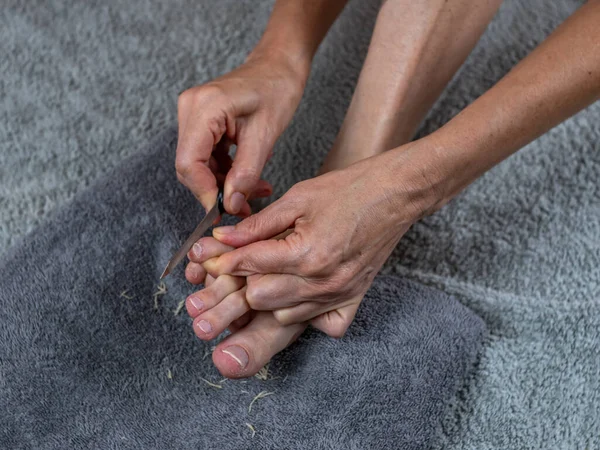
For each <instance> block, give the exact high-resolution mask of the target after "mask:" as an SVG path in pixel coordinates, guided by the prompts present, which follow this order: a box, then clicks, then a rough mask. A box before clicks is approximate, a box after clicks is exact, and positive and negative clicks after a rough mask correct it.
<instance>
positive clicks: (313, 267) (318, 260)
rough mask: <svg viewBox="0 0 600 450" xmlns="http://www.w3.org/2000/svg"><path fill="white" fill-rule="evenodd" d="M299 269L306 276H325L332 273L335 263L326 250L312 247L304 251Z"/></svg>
mask: <svg viewBox="0 0 600 450" xmlns="http://www.w3.org/2000/svg"><path fill="white" fill-rule="evenodd" d="M301 266H302V267H301V270H302V271H303V272H304V273H305V274H306V275H308V276H325V275H328V274H330V273H332V271H333V269H334V268H335V266H336V264H335V261H334V259H333V258H332V256H331V255H330V254H329V253H327V252H326V251H323V250H319V249H313V250H312V251H311V250H308V251H306V250H305V251H304V255H302V262H301Z"/></svg>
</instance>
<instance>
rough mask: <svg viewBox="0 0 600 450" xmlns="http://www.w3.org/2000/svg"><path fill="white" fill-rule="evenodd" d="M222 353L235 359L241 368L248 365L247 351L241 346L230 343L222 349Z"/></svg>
mask: <svg viewBox="0 0 600 450" xmlns="http://www.w3.org/2000/svg"><path fill="white" fill-rule="evenodd" d="M223 353H226V354H228V355H229V356H231V357H232V358H233V359H235V361H236V362H237V363H238V364H239V366H240V368H242V369H243V368H244V367H246V366H247V365H248V353H246V350H244V349H243V348H242V347H238V346H237V345H232V346H231V347H227V348H226V349H225V350H223Z"/></svg>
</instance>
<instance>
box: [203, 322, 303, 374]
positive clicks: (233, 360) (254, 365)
mask: <svg viewBox="0 0 600 450" xmlns="http://www.w3.org/2000/svg"><path fill="white" fill-rule="evenodd" d="M305 328H306V324H294V325H287V326H283V325H281V324H280V323H279V322H277V320H276V319H275V317H273V313H272V312H270V311H265V312H258V313H256V316H255V317H254V318H253V319H252V320H251V321H250V323H249V324H248V325H246V326H245V327H244V328H242V329H241V330H238V331H237V332H236V333H234V334H232V335H230V336H228V337H227V338H225V339H224V340H223V341H222V342H221V343H219V345H217V347H216V348H215V351H214V352H213V362H214V364H215V366H216V367H217V369H218V370H219V372H221V374H222V375H223V376H225V377H227V378H246V377H250V376H252V375H254V374H256V373H257V372H258V371H259V370H260V369H261V368H262V367H263V366H264V365H265V364H266V363H268V362H269V361H270V360H271V358H272V357H273V356H274V355H276V354H277V353H279V352H280V351H281V350H283V349H284V348H286V347H287V346H289V345H290V344H291V343H292V342H294V341H295V340H296V339H297V338H298V336H300V334H302V332H303V331H304V330H305Z"/></svg>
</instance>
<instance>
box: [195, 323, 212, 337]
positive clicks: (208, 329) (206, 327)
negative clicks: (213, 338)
mask: <svg viewBox="0 0 600 450" xmlns="http://www.w3.org/2000/svg"><path fill="white" fill-rule="evenodd" d="M198 328H200V329H201V330H202V332H203V333H206V334H208V333H210V332H211V331H212V325H211V324H210V322H208V321H206V320H200V321H199V322H198Z"/></svg>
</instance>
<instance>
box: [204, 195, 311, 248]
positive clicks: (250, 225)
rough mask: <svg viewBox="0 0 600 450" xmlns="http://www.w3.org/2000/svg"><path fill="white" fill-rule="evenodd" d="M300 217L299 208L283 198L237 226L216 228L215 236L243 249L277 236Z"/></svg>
mask: <svg viewBox="0 0 600 450" xmlns="http://www.w3.org/2000/svg"><path fill="white" fill-rule="evenodd" d="M298 217H299V213H298V212H297V206H296V205H295V204H294V203H292V202H290V201H288V200H287V199H286V198H285V197H282V198H281V199H279V200H277V201H276V202H274V203H271V204H270V205H269V206H267V207H266V208H265V209H263V210H262V211H260V212H258V213H256V214H253V215H251V216H250V217H248V218H247V219H244V220H242V221H241V222H240V223H238V224H237V225H235V226H226V227H219V228H215V229H214V230H213V236H214V237H215V238H217V239H218V240H219V241H221V242H223V243H224V244H227V245H231V246H233V247H236V248H237V247H242V246H244V245H248V244H250V243H252V242H256V241H261V240H265V239H270V238H272V237H273V236H277V235H278V234H280V233H282V232H284V231H286V230H287V229H288V228H291V227H292V225H294V222H295V221H296V219H297V218H298Z"/></svg>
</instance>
